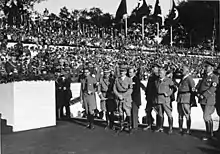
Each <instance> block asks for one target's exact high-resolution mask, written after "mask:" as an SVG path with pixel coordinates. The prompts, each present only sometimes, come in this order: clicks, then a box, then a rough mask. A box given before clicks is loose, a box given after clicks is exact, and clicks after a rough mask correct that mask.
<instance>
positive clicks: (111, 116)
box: [109, 112, 114, 130]
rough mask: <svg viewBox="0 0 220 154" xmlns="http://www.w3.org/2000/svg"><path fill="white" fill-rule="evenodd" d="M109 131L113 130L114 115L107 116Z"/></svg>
mask: <svg viewBox="0 0 220 154" xmlns="http://www.w3.org/2000/svg"><path fill="white" fill-rule="evenodd" d="M109 122H110V129H113V130H114V113H112V112H111V113H110V115H109Z"/></svg>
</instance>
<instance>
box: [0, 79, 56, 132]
mask: <svg viewBox="0 0 220 154" xmlns="http://www.w3.org/2000/svg"><path fill="white" fill-rule="evenodd" d="M0 113H1V114H2V119H6V120H7V125H9V126H12V127H13V129H12V130H13V132H17V131H25V130H31V129H37V128H43V127H49V126H55V125H56V110H55V82H54V81H22V82H13V83H7V84H0Z"/></svg>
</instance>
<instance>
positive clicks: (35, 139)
mask: <svg viewBox="0 0 220 154" xmlns="http://www.w3.org/2000/svg"><path fill="white" fill-rule="evenodd" d="M96 124H97V126H96V128H95V129H94V130H88V129H85V128H84V127H85V121H83V120H76V119H75V120H71V121H59V122H57V126H56V127H50V128H43V129H38V130H31V131H25V132H19V133H12V134H6V135H2V154H219V153H220V144H219V143H220V141H219V140H215V141H212V142H204V141H202V140H201V135H202V134H201V132H193V134H192V136H181V135H179V134H178V133H177V130H174V134H172V135H167V134H166V133H153V132H151V131H142V130H141V129H140V130H138V131H136V132H135V133H134V134H131V135H128V134H127V133H126V132H123V133H120V134H119V135H116V133H115V132H114V131H106V130H104V126H103V123H102V122H96Z"/></svg>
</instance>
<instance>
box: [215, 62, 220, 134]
mask: <svg viewBox="0 0 220 154" xmlns="http://www.w3.org/2000/svg"><path fill="white" fill-rule="evenodd" d="M216 73H217V75H218V86H217V90H216V104H215V107H216V111H217V114H218V116H219V125H218V130H217V133H220V84H219V83H220V65H218V67H217V72H216Z"/></svg>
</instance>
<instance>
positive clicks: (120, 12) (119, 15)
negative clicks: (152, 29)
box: [115, 0, 127, 22]
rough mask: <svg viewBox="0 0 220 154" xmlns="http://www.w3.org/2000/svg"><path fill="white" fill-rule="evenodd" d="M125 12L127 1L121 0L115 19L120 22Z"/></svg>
mask: <svg viewBox="0 0 220 154" xmlns="http://www.w3.org/2000/svg"><path fill="white" fill-rule="evenodd" d="M126 14H127V3H126V0H121V3H120V5H119V7H118V9H117V12H116V15H115V21H116V22H120V21H121V20H122V19H123V18H124V15H126Z"/></svg>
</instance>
